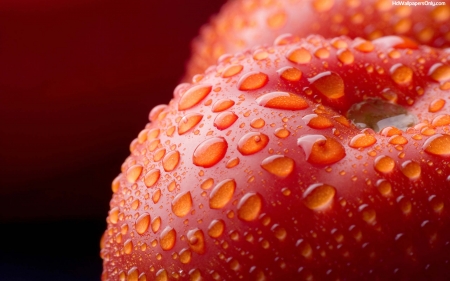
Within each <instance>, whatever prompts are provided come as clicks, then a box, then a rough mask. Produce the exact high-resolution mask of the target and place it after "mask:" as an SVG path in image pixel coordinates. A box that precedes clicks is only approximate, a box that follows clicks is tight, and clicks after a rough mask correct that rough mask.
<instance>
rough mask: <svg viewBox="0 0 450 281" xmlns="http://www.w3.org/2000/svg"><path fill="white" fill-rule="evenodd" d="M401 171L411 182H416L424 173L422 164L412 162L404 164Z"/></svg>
mask: <svg viewBox="0 0 450 281" xmlns="http://www.w3.org/2000/svg"><path fill="white" fill-rule="evenodd" d="M401 170H402V173H403V174H404V175H405V176H406V177H407V178H409V179H410V180H416V179H418V178H420V175H421V173H422V169H421V168H420V164H419V163H417V162H415V161H412V160H408V161H405V162H403V163H402V169H401Z"/></svg>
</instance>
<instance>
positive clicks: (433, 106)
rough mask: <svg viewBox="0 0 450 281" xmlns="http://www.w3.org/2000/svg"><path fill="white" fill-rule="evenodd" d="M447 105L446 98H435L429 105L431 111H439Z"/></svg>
mask: <svg viewBox="0 0 450 281" xmlns="http://www.w3.org/2000/svg"><path fill="white" fill-rule="evenodd" d="M444 105H445V100H443V99H435V100H433V101H432V102H431V103H430V106H429V107H428V111H429V112H433V113H434V112H438V111H439V110H441V109H442V108H443V107H444Z"/></svg>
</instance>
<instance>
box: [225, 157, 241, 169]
mask: <svg viewBox="0 0 450 281" xmlns="http://www.w3.org/2000/svg"><path fill="white" fill-rule="evenodd" d="M240 162H241V160H240V159H239V157H234V158H231V159H230V160H229V161H228V162H227V164H226V165H225V167H226V168H228V169H231V168H233V167H236V166H237V165H239V163H240Z"/></svg>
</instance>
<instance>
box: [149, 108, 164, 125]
mask: <svg viewBox="0 0 450 281" xmlns="http://www.w3.org/2000/svg"><path fill="white" fill-rule="evenodd" d="M166 108H167V105H166V104H160V105H157V106H155V107H153V109H152V110H151V111H150V114H149V115H148V119H149V120H150V121H151V122H155V121H156V120H158V119H159V118H158V117H159V114H160V113H161V112H163V111H164V110H165V109H166Z"/></svg>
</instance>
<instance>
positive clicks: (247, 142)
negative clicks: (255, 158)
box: [238, 132, 269, 155]
mask: <svg viewBox="0 0 450 281" xmlns="http://www.w3.org/2000/svg"><path fill="white" fill-rule="evenodd" d="M268 143H269V137H268V136H267V135H265V134H263V133H258V132H250V133H247V134H245V135H244V136H243V137H242V138H241V139H240V140H239V142H238V150H239V152H240V153H241V154H242V155H251V154H255V153H257V152H259V151H261V150H262V149H264V147H266V145H267V144H268Z"/></svg>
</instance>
